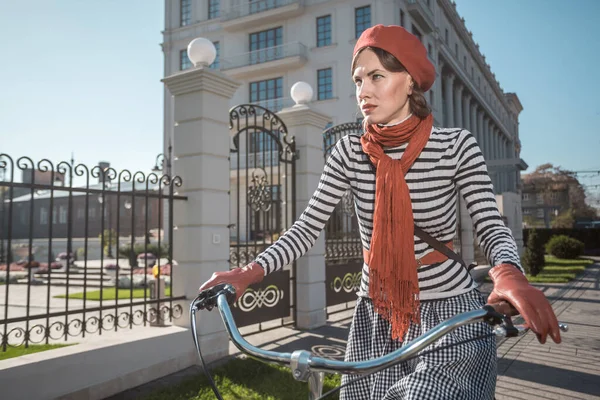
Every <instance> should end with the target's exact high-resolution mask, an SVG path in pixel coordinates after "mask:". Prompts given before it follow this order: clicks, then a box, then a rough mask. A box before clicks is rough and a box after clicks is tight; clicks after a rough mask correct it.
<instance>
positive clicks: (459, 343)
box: [317, 333, 496, 400]
mask: <svg viewBox="0 0 600 400" xmlns="http://www.w3.org/2000/svg"><path fill="white" fill-rule="evenodd" d="M492 336H494V337H495V336H496V335H495V334H494V333H486V334H485V335H479V336H476V337H474V338H471V339H465V340H461V341H460V342H456V343H452V344H448V345H446V346H441V347H436V348H435V349H431V350H427V351H424V352H422V353H419V354H415V355H414V356H411V357H408V358H407V359H405V360H401V361H397V362H394V363H393V364H392V365H390V366H388V367H385V368H383V369H380V370H379V371H374V372H371V373H368V374H366V375H363V376H360V377H358V378H354V379H352V380H350V381H348V382H346V383H344V384H343V385H340V386H338V387H336V388H333V389H331V390H330V391H328V392H326V393H325V394H323V395H321V397H319V398H317V400H323V399H324V398H326V397H327V396H330V395H332V394H334V393H336V392H338V391H340V390H342V388H344V387H346V386H349V385H351V384H353V383H356V382H358V381H360V380H363V379H365V378H368V377H369V376H371V375H373V374H374V373H376V372H380V371H383V370H386V369H388V368H391V367H393V366H395V365H398V364H400V363H403V362H406V361H409V360H412V359H413V358H417V357H422V356H426V355H427V354H431V353H434V352H436V351H440V350H445V349H449V348H450V347H454V346H458V345H461V344H465V343H469V342H474V341H476V340H479V339H485V338H488V337H492Z"/></svg>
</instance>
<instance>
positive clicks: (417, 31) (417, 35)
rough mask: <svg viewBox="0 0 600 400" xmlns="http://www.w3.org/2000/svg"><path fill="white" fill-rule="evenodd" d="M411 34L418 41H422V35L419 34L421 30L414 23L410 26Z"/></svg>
mask: <svg viewBox="0 0 600 400" xmlns="http://www.w3.org/2000/svg"><path fill="white" fill-rule="evenodd" d="M412 34H413V35H415V36H416V37H417V38H418V39H419V42H423V35H422V34H421V31H419V29H417V27H416V26H414V25H413V26H412Z"/></svg>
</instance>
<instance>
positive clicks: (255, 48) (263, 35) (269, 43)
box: [250, 27, 283, 64]
mask: <svg viewBox="0 0 600 400" xmlns="http://www.w3.org/2000/svg"><path fill="white" fill-rule="evenodd" d="M282 44H283V28H282V27H278V28H273V29H268V30H266V31H261V32H254V33H251V34H250V64H258V63H263V62H266V61H272V60H277V59H279V58H281V57H282V56H283V53H282V51H281V48H277V46H281V45H282ZM259 50H260V51H259Z"/></svg>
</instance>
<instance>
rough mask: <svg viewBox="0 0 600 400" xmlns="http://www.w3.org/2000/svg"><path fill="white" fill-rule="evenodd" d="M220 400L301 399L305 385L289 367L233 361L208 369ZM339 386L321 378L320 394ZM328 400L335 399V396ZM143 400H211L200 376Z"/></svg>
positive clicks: (327, 377)
mask: <svg viewBox="0 0 600 400" xmlns="http://www.w3.org/2000/svg"><path fill="white" fill-rule="evenodd" d="M210 373H211V375H212V377H213V379H214V380H215V383H216V384H217V388H218V389H219V392H221V395H222V396H223V399H224V400H279V399H282V400H283V399H285V400H296V399H297V400H305V399H307V398H308V383H306V382H298V381H296V380H294V378H293V377H292V374H291V372H290V370H289V368H284V367H279V366H273V365H268V364H264V363H262V362H260V361H256V360H253V359H239V358H236V359H233V360H231V361H229V362H228V363H227V364H224V365H222V366H220V367H217V368H215V369H214V370H210ZM339 385H340V376H339V375H325V383H324V385H323V393H325V392H326V391H328V390H331V389H333V388H334V387H337V386H339ZM328 398H331V399H337V398H338V396H337V394H335V395H332V396H329V397H328ZM142 399H143V400H163V399H170V400H214V399H215V395H214V394H213V392H212V390H211V388H210V385H209V383H208V380H207V379H206V377H205V375H204V374H201V375H198V376H196V377H194V378H189V379H186V380H184V381H182V382H180V383H179V384H177V385H173V386H170V387H166V388H162V389H159V390H156V391H155V392H153V393H152V394H150V395H148V396H146V397H143V398H142Z"/></svg>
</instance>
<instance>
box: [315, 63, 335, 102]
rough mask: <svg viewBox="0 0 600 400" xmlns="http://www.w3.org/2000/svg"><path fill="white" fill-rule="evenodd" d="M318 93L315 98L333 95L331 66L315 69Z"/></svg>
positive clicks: (322, 98)
mask: <svg viewBox="0 0 600 400" xmlns="http://www.w3.org/2000/svg"><path fill="white" fill-rule="evenodd" d="M317 82H318V95H317V100H326V99H331V98H332V97H333V78H332V73H331V68H325V69H320V70H318V71H317Z"/></svg>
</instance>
